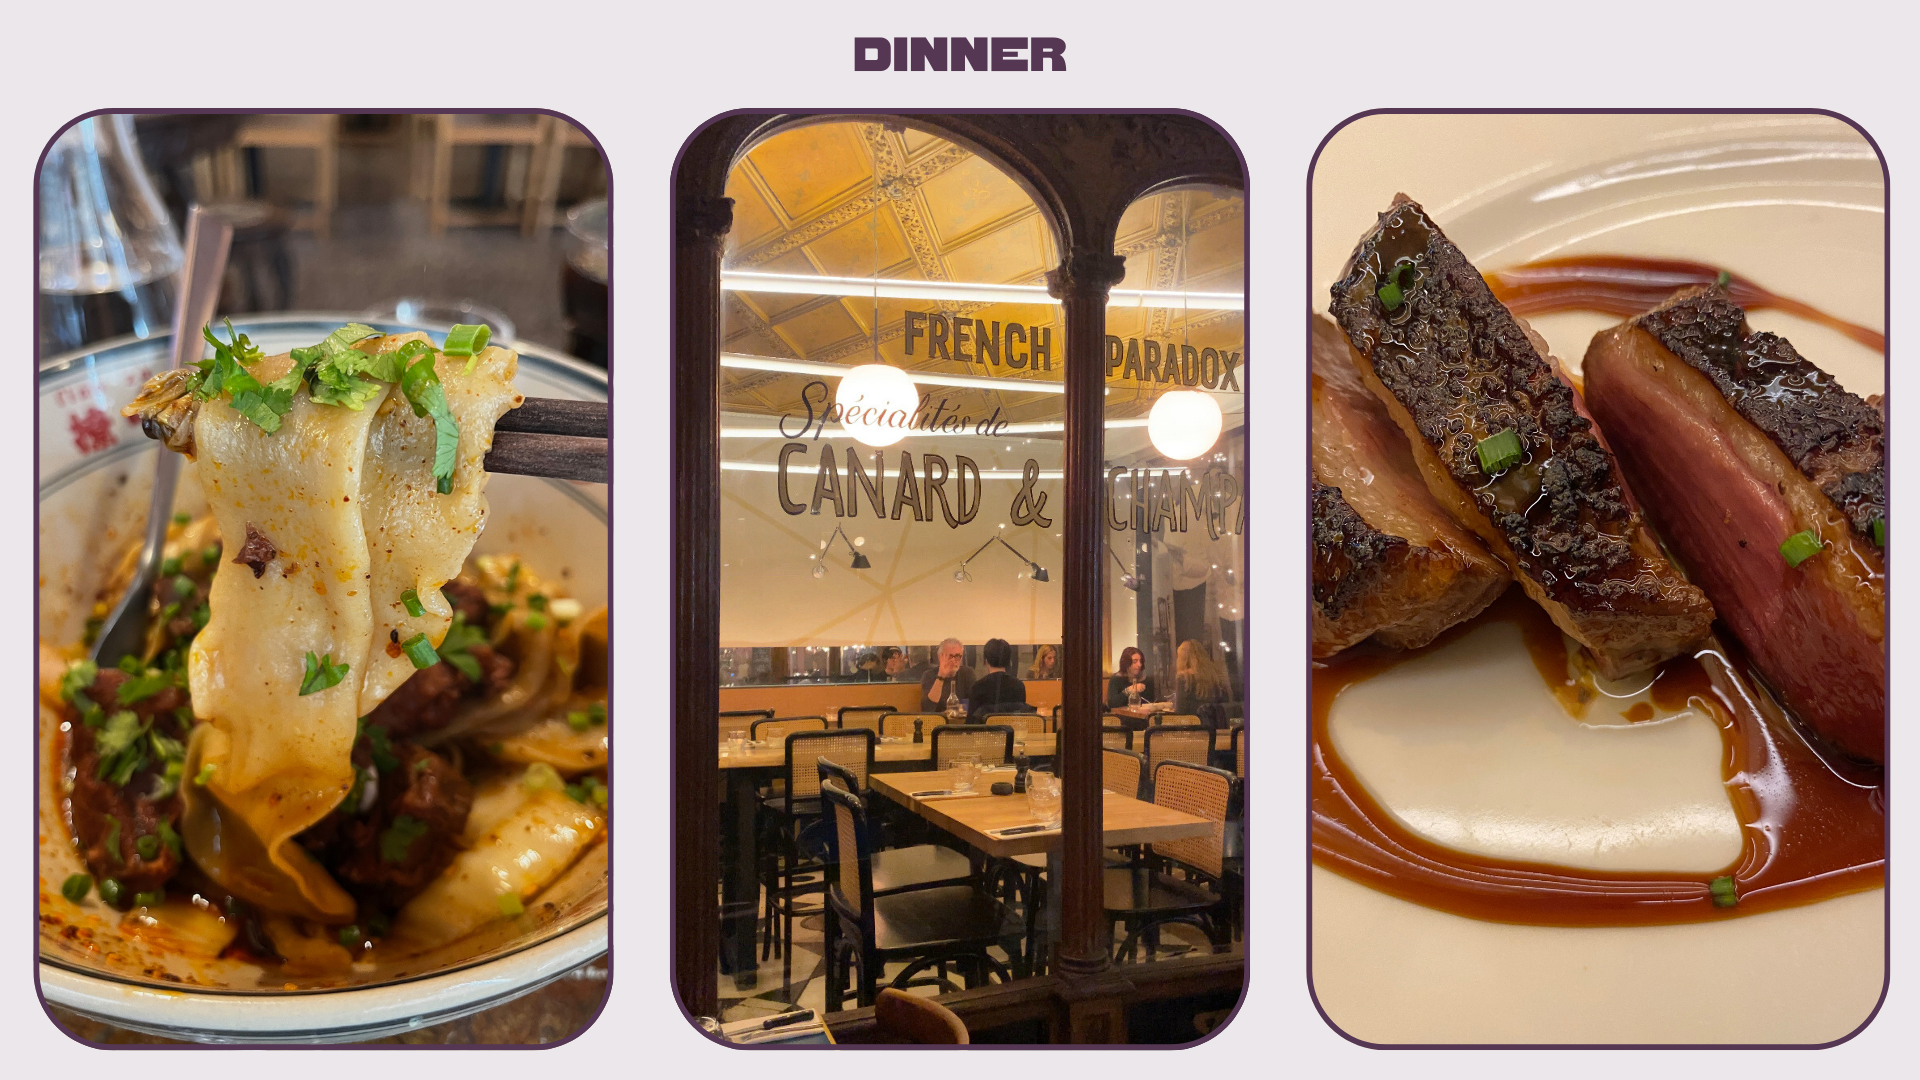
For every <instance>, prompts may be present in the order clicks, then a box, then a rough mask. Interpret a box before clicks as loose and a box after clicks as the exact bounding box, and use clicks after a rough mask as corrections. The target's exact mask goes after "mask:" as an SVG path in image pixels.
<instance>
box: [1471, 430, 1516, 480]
mask: <svg viewBox="0 0 1920 1080" xmlns="http://www.w3.org/2000/svg"><path fill="white" fill-rule="evenodd" d="M1474 450H1475V452H1477V453H1478V454H1479V455H1480V471H1481V472H1484V473H1486V474H1487V475H1488V476H1497V475H1499V474H1500V473H1503V472H1505V471H1507V470H1508V469H1510V468H1512V467H1513V466H1515V465H1517V464H1519V463H1520V459H1521V458H1523V457H1525V456H1526V449H1525V448H1524V447H1523V446H1521V444H1520V435H1519V433H1518V432H1515V431H1512V430H1507V431H1503V432H1501V433H1499V434H1498V435H1493V436H1489V437H1488V438H1485V439H1481V440H1480V441H1479V443H1477V444H1476V445H1475V446H1474Z"/></svg>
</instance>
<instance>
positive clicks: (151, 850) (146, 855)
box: [133, 833, 160, 862]
mask: <svg viewBox="0 0 1920 1080" xmlns="http://www.w3.org/2000/svg"><path fill="white" fill-rule="evenodd" d="M133 850H134V852H135V853H136V854H138V855H139V856H140V857H141V858H142V859H145V860H146V861H148V862H152V861H153V860H155V859H157V858H159V857H160V838H159V837H157V836H155V835H153V834H152V833H148V834H147V835H145V836H142V837H139V838H137V839H135V840H134V842H133Z"/></svg>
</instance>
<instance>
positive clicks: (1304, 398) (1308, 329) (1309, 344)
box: [1300, 108, 1893, 1050]
mask: <svg viewBox="0 0 1920 1080" xmlns="http://www.w3.org/2000/svg"><path fill="white" fill-rule="evenodd" d="M1620 115H1643V116H1827V117H1832V118H1833V119H1835V120H1838V121H1840V122H1842V123H1844V124H1846V125H1847V126H1848V127H1851V128H1853V129H1854V130H1855V131H1857V132H1859V133H1860V137H1861V138H1863V139H1865V140H1867V145H1869V146H1871V147H1873V152H1874V155H1875V156H1876V157H1878V158H1879V159H1880V179H1881V187H1882V190H1883V192H1884V193H1885V194H1884V199H1885V203H1883V205H1884V206H1885V208H1886V213H1885V214H1884V215H1883V221H1882V223H1881V229H1882V237H1883V239H1882V251H1881V256H1882V258H1883V259H1884V260H1885V268H1884V270H1883V278H1882V280H1883V282H1884V283H1885V286H1886V287H1885V288H1884V289H1883V290H1882V293H1881V302H1882V305H1883V306H1882V312H1881V319H1882V320H1883V322H1882V325H1883V326H1885V327H1886V330H1887V333H1888V342H1889V345H1888V351H1887V352H1886V353H1885V354H1883V355H1882V357H1881V367H1882V378H1883V380H1889V379H1890V376H1891V375H1892V373H1893V365H1892V359H1891V358H1892V356H1893V352H1892V345H1891V342H1892V336H1891V335H1892V331H1893V322H1892V316H1893V290H1892V281H1893V229H1892V227H1891V224H1890V223H1891V222H1892V220H1893V217H1892V205H1891V204H1892V199H1893V185H1892V183H1891V180H1890V178H1889V176H1888V172H1887V155H1886V154H1885V153H1884V152H1883V151H1882V150H1881V149H1880V144H1879V143H1878V142H1877V141H1875V139H1874V137H1873V135H1872V134H1870V133H1869V132H1868V131H1867V129H1866V128H1864V127H1861V126H1860V125H1859V124H1857V123H1855V122H1854V120H1853V118H1852V117H1849V116H1846V115H1844V114H1842V113H1837V112H1834V111H1832V110H1830V109H1806V108H1789V109H1392V108H1387V109H1368V110H1366V111H1365V112H1358V113H1354V114H1353V115H1352V116H1349V117H1347V118H1346V119H1345V120H1342V121H1340V122H1339V123H1338V124H1335V125H1334V126H1333V129H1332V130H1331V131H1328V132H1327V134H1326V136H1325V137H1324V138H1322V139H1321V140H1320V145H1319V146H1317V147H1315V148H1314V151H1313V158H1312V159H1311V160H1310V161H1309V162H1308V163H1307V175H1306V195H1307V221H1306V224H1307V242H1306V251H1305V257H1306V293H1307V295H1306V308H1305V311H1306V312H1307V313H1308V315H1309V317H1308V318H1307V319H1305V320H1304V321H1303V322H1302V325H1301V330H1302V337H1301V345H1302V348H1303V352H1302V355H1303V356H1306V357H1307V358H1308V359H1309V362H1308V363H1306V364H1304V365H1302V368H1303V371H1302V375H1301V413H1302V415H1303V418H1304V419H1305V421H1306V423H1305V424H1304V425H1303V427H1304V430H1305V437H1304V439H1303V440H1302V441H1303V442H1304V443H1305V448H1306V460H1307V462H1308V465H1307V468H1308V474H1309V478H1311V474H1312V468H1313V465H1312V462H1313V364H1312V363H1311V358H1312V355H1313V322H1312V319H1311V317H1310V316H1311V312H1312V311H1313V301H1314V292H1315V288H1316V286H1315V283H1314V280H1313V174H1314V170H1315V169H1316V168H1317V167H1318V166H1319V164H1320V155H1321V154H1322V153H1323V152H1325V150H1326V148H1327V144H1328V143H1330V142H1332V141H1333V138H1334V136H1336V135H1338V134H1340V133H1341V132H1342V131H1344V130H1346V129H1347V127H1348V126H1349V125H1351V124H1353V123H1355V122H1356V121H1359V120H1363V119H1365V118H1366V117H1369V116H1620ZM1891 400H1892V399H1891V397H1889V398H1888V401H1889V403H1891ZM1886 441H1887V444H1888V446H1889V449H1890V448H1891V445H1892V442H1893V428H1892V425H1891V424H1889V425H1887V435H1886ZM1886 462H1887V471H1888V475H1889V477H1891V475H1892V472H1893V455H1892V454H1891V453H1888V454H1887V455H1886ZM1302 488H1303V493H1304V495H1305V499H1304V500H1303V502H1302V503H1301V504H1300V505H1301V508H1302V511H1303V514H1302V519H1303V520H1311V518H1312V498H1313V496H1312V485H1311V484H1303V485H1302ZM1888 490H1889V491H1891V490H1892V488H1891V485H1889V488H1888ZM1889 526H1891V523H1889ZM1886 555H1887V566H1888V574H1887V598H1888V601H1889V603H1888V611H1889V612H1891V610H1892V603H1891V601H1892V598H1893V573H1892V567H1893V559H1892V555H1893V548H1892V547H1891V546H1889V547H1888V548H1887V549H1886ZM1305 564H1306V565H1305V566H1304V568H1303V578H1304V580H1305V581H1306V583H1307V595H1308V596H1311V595H1312V582H1313V545H1312V543H1308V544H1307V550H1306V558H1305ZM1306 628H1307V633H1306V640H1307V642H1309V643H1311V642H1312V641H1313V605H1312V604H1311V603H1309V604H1308V605H1307V610H1306ZM1883 646H1884V647H1885V648H1886V649H1887V656H1888V657H1889V658H1891V657H1892V655H1893V620H1892V619H1891V618H1889V619H1888V620H1887V638H1886V641H1885V642H1884V643H1883ZM1304 704H1305V710H1304V712H1303V713H1302V716H1303V717H1305V716H1311V715H1312V714H1313V658H1312V650H1311V644H1309V648H1308V654H1307V682H1306V693H1305V695H1304ZM1885 708H1886V712H1885V715H1884V716H1883V717H1882V723H1883V724H1887V725H1889V728H1890V725H1891V718H1892V714H1893V695H1892V692H1891V689H1889V692H1888V695H1887V702H1886V706H1885ZM1303 728H1304V730H1303V737H1304V740H1305V741H1304V745H1303V747H1302V762H1303V764H1306V763H1311V762H1312V760H1313V726H1312V725H1311V724H1306V725H1303ZM1889 733H1890V732H1889ZM1310 767H1311V766H1310V764H1309V768H1310ZM1881 775H1882V777H1883V779H1882V792H1883V794H1884V795H1885V796H1886V799H1887V803H1888V807H1889V810H1890V809H1891V801H1892V787H1893V784H1892V778H1893V762H1892V759H1891V756H1889V759H1888V761H1887V764H1886V766H1885V770H1884V771H1883V772H1882V774H1881ZM1305 801H1306V805H1305V806H1304V807H1303V808H1302V809H1303V811H1304V815H1303V817H1304V821H1303V823H1302V824H1303V825H1304V827H1305V830H1306V841H1307V853H1306V866H1305V870H1306V900H1307V919H1306V934H1307V937H1306V971H1305V972H1304V974H1305V976H1306V980H1307V993H1308V996H1310V997H1311V998H1312V999H1313V1007H1314V1009H1315V1010H1317V1011H1318V1012H1319V1013H1320V1019H1321V1020H1323V1021H1325V1022H1326V1025H1327V1026H1328V1027H1329V1028H1332V1029H1333V1030H1334V1031H1335V1032H1336V1033H1338V1034H1339V1036H1340V1037H1341V1038H1343V1039H1346V1040H1347V1041H1348V1042H1351V1043H1353V1044H1355V1045H1356V1046H1364V1047H1366V1048H1368V1049H1370V1050H1824V1049H1826V1048H1828V1047H1833V1046H1838V1045H1840V1044H1841V1043H1844V1042H1847V1041H1848V1040H1850V1039H1852V1038H1853V1037H1854V1036H1856V1035H1858V1034H1860V1033H1861V1032H1862V1031H1865V1030H1866V1029H1867V1025H1869V1024H1871V1023H1873V1021H1874V1018H1875V1017H1877V1016H1879V1015H1880V1009H1881V1006H1883V1005H1885V1004H1886V1001H1887V987H1888V986H1889V985H1890V984H1891V982H1892V978H1893V971H1892V968H1893V946H1892V939H1891V936H1890V934H1889V933H1887V931H1890V930H1891V928H1892V923H1893V874H1892V866H1891V862H1892V859H1891V857H1890V856H1891V854H1892V850H1893V837H1892V832H1891V829H1892V824H1893V822H1892V815H1891V813H1889V814H1888V820H1887V826H1888V830H1889V832H1888V836H1887V854H1888V855H1889V858H1888V863H1889V865H1888V868H1887V883H1886V886H1885V889H1884V892H1883V900H1882V909H1883V919H1884V920H1885V921H1884V922H1883V924H1882V925H1883V931H1882V934H1881V940H1882V946H1881V947H1882V951H1883V956H1882V960H1881V969H1880V971H1881V975H1880V997H1879V999H1878V1000H1876V1001H1875V1002H1874V1005H1873V1009H1872V1010H1871V1011H1870V1012H1868V1013H1867V1017H1866V1019H1864V1020H1862V1021H1860V1025H1859V1026H1858V1027H1856V1028H1854V1029H1853V1030H1852V1031H1849V1032H1847V1033H1846V1034H1845V1035H1842V1036H1841V1037H1839V1038H1837V1039H1834V1040H1832V1041H1831V1042H1824V1043H1374V1042H1368V1041H1366V1040H1365V1039H1359V1038H1355V1037H1354V1036H1352V1035H1349V1034H1348V1033H1347V1032H1346V1031H1345V1030H1343V1029H1342V1028H1341V1027H1340V1025H1339V1024H1337V1023H1335V1022H1334V1020H1333V1018H1332V1017H1330V1016H1328V1015H1327V1010H1326V1009H1325V1008H1323V1007H1322V1006H1321V1004H1320V994H1319V991H1318V990H1317V989H1315V987H1314V985H1313V785H1312V783H1311V774H1309V783H1308V784H1307V792H1306V800H1305Z"/></svg>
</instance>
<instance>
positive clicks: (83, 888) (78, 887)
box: [60, 874, 93, 904]
mask: <svg viewBox="0 0 1920 1080" xmlns="http://www.w3.org/2000/svg"><path fill="white" fill-rule="evenodd" d="M91 891H93V878H92V877H91V876H89V875H87V874H74V875H73V876H71V877H69V878H67V880H65V881H63V882H61V883H60V895H61V896H64V897H66V898H67V899H69V900H71V901H73V902H74V903H76V904H77V903H79V902H80V901H82V900H85V899H86V898H87V893H89V892H91Z"/></svg>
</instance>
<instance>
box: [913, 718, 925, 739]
mask: <svg viewBox="0 0 1920 1080" xmlns="http://www.w3.org/2000/svg"><path fill="white" fill-rule="evenodd" d="M924 723H926V721H925V720H915V721H914V722H913V741H914V742H926V741H927V737H926V736H925V735H923V734H921V732H920V725H921V724H924Z"/></svg>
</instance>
